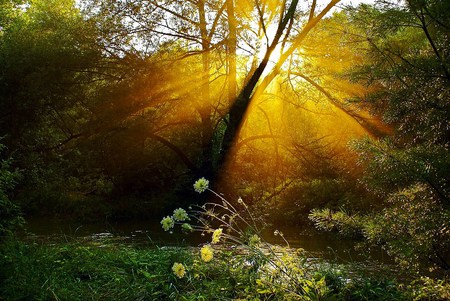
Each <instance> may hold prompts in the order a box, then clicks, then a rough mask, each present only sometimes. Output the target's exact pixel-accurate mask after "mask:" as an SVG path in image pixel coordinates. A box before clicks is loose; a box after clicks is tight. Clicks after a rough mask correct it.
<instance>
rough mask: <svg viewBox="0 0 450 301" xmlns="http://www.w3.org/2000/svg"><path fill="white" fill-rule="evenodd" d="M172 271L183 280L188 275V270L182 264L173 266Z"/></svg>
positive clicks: (176, 263)
mask: <svg viewBox="0 0 450 301" xmlns="http://www.w3.org/2000/svg"><path fill="white" fill-rule="evenodd" d="M172 271H173V273H174V274H175V276H177V277H178V278H180V279H181V278H183V277H184V275H185V274H186V269H185V268H184V265H183V264H182V263H178V262H175V263H174V264H173V266H172Z"/></svg>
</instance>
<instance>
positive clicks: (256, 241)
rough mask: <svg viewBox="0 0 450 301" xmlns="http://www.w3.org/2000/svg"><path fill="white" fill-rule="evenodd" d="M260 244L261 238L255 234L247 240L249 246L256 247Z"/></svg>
mask: <svg viewBox="0 0 450 301" xmlns="http://www.w3.org/2000/svg"><path fill="white" fill-rule="evenodd" d="M260 242H261V238H260V237H259V236H258V235H256V234H253V235H252V236H251V237H250V238H249V240H248V244H249V246H257V245H259V243H260Z"/></svg>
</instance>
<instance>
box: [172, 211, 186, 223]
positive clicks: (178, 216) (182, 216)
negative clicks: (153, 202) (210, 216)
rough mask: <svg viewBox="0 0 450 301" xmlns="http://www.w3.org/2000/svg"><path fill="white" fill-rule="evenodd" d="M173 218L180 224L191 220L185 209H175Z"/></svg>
mask: <svg viewBox="0 0 450 301" xmlns="http://www.w3.org/2000/svg"><path fill="white" fill-rule="evenodd" d="M173 218H174V219H175V220H176V221H178V222H182V221H185V220H189V216H188V214H187V212H186V210H184V209H183V208H178V209H175V210H174V211H173Z"/></svg>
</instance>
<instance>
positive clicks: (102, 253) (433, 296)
mask: <svg viewBox="0 0 450 301" xmlns="http://www.w3.org/2000/svg"><path fill="white" fill-rule="evenodd" d="M283 256H285V255H283ZM302 256H303V255H302V254H301V253H298V254H292V255H291V256H285V257H284V260H285V264H286V265H287V266H290V268H291V271H292V272H294V273H296V277H297V276H299V275H300V274H301V277H298V278H297V279H301V281H298V283H296V285H297V286H295V289H296V290H297V291H296V292H292V291H291V290H292V288H293V287H292V286H290V287H288V286H286V285H285V283H283V281H282V280H283V279H284V278H283V277H284V276H286V275H284V276H283V275H276V273H277V270H276V269H273V271H272V272H271V273H269V274H268V273H265V272H264V271H265V269H266V267H265V265H264V264H263V263H264V260H262V259H261V258H258V257H257V256H255V254H245V253H242V252H239V251H238V250H234V251H232V250H225V249H224V250H220V251H219V250H216V251H215V253H214V258H213V259H212V260H211V261H209V262H204V261H203V260H202V258H203V257H201V256H200V253H199V252H198V249H195V248H194V249H188V248H153V249H144V248H134V247H130V246H124V245H114V244H108V243H105V244H99V243H95V244H94V243H80V242H70V243H68V242H64V243H56V244H48V243H46V244H42V243H36V242H26V243H25V242H17V241H15V242H7V243H4V244H3V245H2V247H1V251H0V259H1V261H0V283H1V286H0V300H445V298H447V297H449V285H448V284H447V285H446V286H445V284H443V283H440V282H436V281H432V280H430V279H422V280H420V281H417V282H416V283H415V284H414V285H400V284H398V283H396V282H395V281H392V280H389V279H376V278H364V277H353V278H352V280H349V279H348V278H347V277H346V276H345V274H346V273H345V272H343V271H337V270H333V269H332V268H330V267H328V268H326V267H325V266H320V265H315V266H314V267H313V266H311V265H309V264H308V263H307V260H306V258H304V257H302ZM174 263H182V265H183V271H180V270H175V269H174ZM181 272H182V273H181ZM278 272H279V270H278ZM180 276H182V277H180Z"/></svg>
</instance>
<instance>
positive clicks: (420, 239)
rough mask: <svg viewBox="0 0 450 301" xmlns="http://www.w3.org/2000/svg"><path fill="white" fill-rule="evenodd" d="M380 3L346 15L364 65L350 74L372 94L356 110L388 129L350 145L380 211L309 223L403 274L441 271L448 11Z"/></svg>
mask: <svg viewBox="0 0 450 301" xmlns="http://www.w3.org/2000/svg"><path fill="white" fill-rule="evenodd" d="M382 4H383V5H382V6H378V7H371V6H366V5H362V6H360V7H358V9H355V10H350V11H349V16H350V18H351V21H352V23H353V24H354V25H356V26H357V28H359V29H360V30H359V32H358V35H359V36H360V37H363V38H364V40H365V41H366V42H367V48H366V55H367V60H366V61H365V62H364V63H363V64H361V65H360V66H359V68H356V69H353V70H351V72H350V73H351V74H352V76H353V78H354V79H355V80H358V81H360V82H365V83H366V84H368V85H370V86H372V87H374V92H372V93H370V94H369V95H368V97H366V98H364V99H360V100H359V103H360V104H361V105H363V106H367V105H369V106H370V107H371V108H372V109H373V111H374V112H377V113H378V114H380V115H381V116H382V117H383V120H384V122H386V123H387V124H389V126H390V127H391V128H392V129H393V133H392V134H391V135H390V136H388V137H386V138H384V139H363V140H360V141H357V142H356V143H355V145H354V148H355V149H356V150H357V151H358V152H359V154H360V158H361V162H360V164H361V165H362V166H364V168H365V170H366V172H365V173H366V174H365V177H364V179H362V180H363V181H364V183H365V184H366V187H367V189H368V190H370V191H371V192H373V193H374V194H375V195H376V196H377V197H376V198H375V200H377V201H378V202H382V206H381V209H380V206H377V207H378V208H377V209H376V210H372V211H371V212H369V213H367V212H365V213H363V214H348V213H345V212H335V213H333V212H331V211H329V210H324V211H314V212H313V213H312V214H311V219H312V220H313V221H314V222H315V223H316V224H317V225H318V227H320V228H325V229H338V230H340V231H343V232H350V233H353V234H356V235H359V236H362V237H364V238H365V239H366V240H367V241H368V242H369V243H371V244H378V245H381V246H383V248H385V249H386V250H387V251H388V252H389V253H390V254H391V255H392V256H393V257H394V258H395V259H396V260H397V261H398V262H399V263H400V264H401V265H402V266H404V267H408V268H414V269H416V270H418V269H419V268H422V267H426V268H432V269H436V268H438V269H441V270H444V271H447V272H448V270H449V269H450V265H449V262H450V258H448V254H447V253H448V252H447V250H448V248H449V247H450V246H449V242H450V232H449V231H448V228H449V225H450V211H449V209H450V206H449V205H450V204H449V200H450V195H449V193H450V190H449V178H448V168H449V166H450V161H449V149H448V147H449V140H448V127H447V124H448V116H449V109H450V107H449V103H448V97H449V91H450V90H449V80H448V75H447V69H448V67H447V65H446V62H448V55H449V50H450V49H449V47H448V45H449V44H448V43H447V42H444V41H448V27H447V25H446V24H448V22H447V20H448V17H449V16H448V13H444V11H446V12H448V10H441V9H442V8H443V7H444V6H445V5H448V4H445V3H444V1H432V2H425V1H407V2H406V3H404V4H403V5H396V4H393V3H390V2H382ZM437 9H439V14H436V12H437ZM352 34H355V32H353V33H352Z"/></svg>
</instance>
